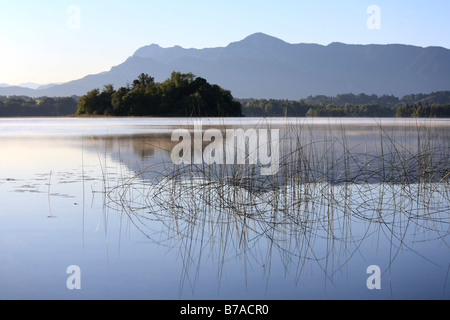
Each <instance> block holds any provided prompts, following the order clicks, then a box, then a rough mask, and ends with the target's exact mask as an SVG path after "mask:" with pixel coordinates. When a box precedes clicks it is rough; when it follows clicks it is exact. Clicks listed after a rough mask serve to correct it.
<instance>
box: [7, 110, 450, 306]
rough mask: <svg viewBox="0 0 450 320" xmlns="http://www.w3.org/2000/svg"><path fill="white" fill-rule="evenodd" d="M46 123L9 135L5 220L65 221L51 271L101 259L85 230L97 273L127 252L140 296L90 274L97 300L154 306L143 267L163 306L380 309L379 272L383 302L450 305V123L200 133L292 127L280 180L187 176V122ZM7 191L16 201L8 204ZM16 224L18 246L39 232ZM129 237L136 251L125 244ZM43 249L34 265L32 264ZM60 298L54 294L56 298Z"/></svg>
mask: <svg viewBox="0 0 450 320" xmlns="http://www.w3.org/2000/svg"><path fill="white" fill-rule="evenodd" d="M34 121H37V120H30V122H26V121H25V123H23V122H22V121H20V123H19V124H17V125H14V126H13V125H11V126H6V128H8V129H7V130H6V131H2V132H1V133H0V140H1V142H2V146H3V149H2V150H3V151H5V150H6V151H7V152H9V153H10V154H11V156H5V154H4V153H3V154H2V156H3V157H0V163H2V165H5V166H4V167H3V170H2V171H1V173H2V176H1V177H0V192H2V198H3V196H4V199H2V201H3V205H4V208H6V209H4V210H11V211H12V212H16V211H17V213H20V214H22V213H23V212H32V210H34V209H35V208H40V210H41V211H43V212H45V214H43V216H44V217H48V216H50V217H56V218H55V219H46V222H47V223H52V224H55V225H56V224H57V225H58V227H59V228H61V231H59V233H58V234H57V235H56V237H57V238H55V234H53V233H51V234H48V232H47V228H48V224H43V223H42V222H40V223H41V224H43V225H44V227H42V230H41V233H38V232H37V231H36V230H35V229H33V230H34V232H35V233H37V234H38V235H39V237H38V239H40V241H41V242H42V248H39V252H40V251H42V252H44V255H46V257H48V259H50V258H49V257H50V254H49V253H48V251H47V250H49V249H48V248H52V247H53V246H54V243H55V242H60V241H61V239H71V240H70V242H71V244H70V245H67V247H66V246H62V245H61V248H62V249H63V250H64V253H60V256H58V255H57V254H53V255H51V256H52V258H51V259H53V260H51V261H52V263H51V264H46V265H43V266H42V267H41V268H37V269H39V270H47V269H51V266H52V265H54V264H55V262H54V261H55V260H56V262H57V263H60V264H64V267H67V265H68V264H67V265H66V261H70V262H68V263H69V264H73V263H77V261H76V259H75V262H74V258H73V256H70V257H69V258H66V257H65V255H68V254H69V253H70V252H71V251H72V252H73V251H74V248H76V247H77V245H78V244H79V243H80V242H81V243H82V247H83V250H89V249H90V247H89V245H88V244H87V243H85V241H86V240H87V239H90V237H91V236H89V237H88V232H87V230H89V231H90V230H93V229H94V230H95V232H98V233H102V232H103V235H104V237H103V238H104V239H103V240H104V241H103V242H101V245H102V246H104V247H106V250H105V249H104V248H102V249H101V250H103V251H106V255H107V260H108V264H107V266H106V267H104V266H103V264H102V263H103V261H99V260H96V259H95V258H93V257H92V256H89V259H90V260H91V261H89V262H85V263H86V265H88V266H89V270H92V269H96V270H97V269H98V270H100V272H99V274H101V272H103V271H104V269H108V268H111V267H112V266H114V262H115V263H117V264H120V263H118V262H117V261H115V259H113V258H112V257H111V255H110V252H109V248H110V247H112V246H113V244H116V245H117V247H119V249H118V251H120V252H121V253H122V254H124V255H125V256H126V259H125V260H126V261H125V262H124V263H123V264H124V271H123V273H122V274H120V276H121V278H123V279H125V280H124V282H128V283H130V284H133V285H134V287H133V288H131V289H130V287H131V285H129V284H128V283H122V284H121V285H114V286H112V285H111V279H107V278H104V277H102V276H99V277H98V279H95V280H94V279H92V278H90V279H89V281H90V282H88V281H86V282H84V283H96V284H97V285H98V287H104V288H105V289H104V290H103V291H101V290H99V289H98V287H97V290H99V292H96V294H95V295H94V298H98V297H101V298H104V297H105V296H108V295H109V294H111V293H112V292H113V291H114V290H115V291H114V292H116V294H117V296H119V297H122V296H124V295H126V297H129V296H128V295H131V293H130V292H136V295H139V296H138V298H145V297H148V296H144V295H141V294H142V293H143V292H145V293H147V294H148V292H149V291H148V289H147V288H144V289H142V288H140V286H142V284H140V283H141V282H142V280H141V277H142V276H143V275H144V274H147V272H149V273H150V271H149V270H147V269H146V268H148V269H150V270H152V271H153V272H155V273H156V274H157V275H159V277H162V278H164V279H163V281H162V284H160V285H159V286H158V287H156V288H154V292H152V294H153V295H152V297H154V296H155V295H157V294H158V293H161V292H166V296H165V297H169V298H172V299H173V298H184V297H189V298H207V299H209V298H214V297H218V298H222V297H226V298H233V297H236V296H237V297H239V298H244V299H245V298H250V299H252V298H254V297H258V298H260V297H263V298H269V299H271V298H282V299H297V298H307V299H308V298H311V297H331V298H333V297H336V298H366V297H367V298H371V297H374V296H373V295H372V296H371V295H369V291H368V289H367V288H366V279H367V277H368V275H367V274H366V268H367V267H368V266H369V265H371V264H378V265H380V267H381V269H382V272H383V273H382V277H383V290H382V293H380V294H379V295H375V297H376V298H380V297H383V298H386V297H387V298H392V297H394V298H404V297H406V298H408V297H412V298H417V297H425V298H448V297H449V291H448V290H449V286H450V284H448V283H447V282H448V277H447V276H448V267H449V265H450V261H449V260H448V257H449V256H448V248H449V246H448V235H449V230H450V229H449V222H450V221H449V216H448V212H449V210H450V201H449V196H450V193H449V191H450V181H449V178H450V177H449V173H450V147H449V143H450V142H449V141H450V139H449V138H450V137H449V135H450V130H448V125H449V124H448V122H445V121H444V122H434V121H433V122H426V121H425V122H420V121H419V122H404V123H403V122H402V123H398V122H397V121H387V122H386V123H385V122H383V123H380V122H379V121H374V120H371V121H368V120H365V121H360V120H358V121H355V120H352V121H347V120H345V121H342V122H339V121H338V122H335V123H334V122H330V121H325V120H318V121H317V122H314V121H311V122H310V120H308V121H306V120H294V119H290V120H288V121H286V119H285V120H276V121H270V122H264V121H261V120H260V119H258V120H256V119H255V120H254V119H250V120H248V121H244V120H242V119H234V120H227V121H225V120H223V121H219V122H216V123H204V125H203V130H208V129H209V128H217V129H219V130H221V131H222V132H225V130H226V129H227V128H244V129H247V128H277V129H280V170H279V171H278V173H277V174H276V175H268V176H264V175H261V174H260V169H261V167H260V166H261V165H260V164H256V165H250V164H248V163H246V164H243V165H241V164H233V165H226V166H224V165H206V164H204V163H202V164H197V165H180V166H179V165H175V164H174V163H173V162H172V160H171V150H172V149H173V147H174V146H175V145H176V144H177V142H174V141H172V140H171V132H173V130H174V129H176V128H187V129H189V130H193V129H194V125H193V123H192V122H191V121H187V120H184V121H185V122H183V121H182V120H177V122H176V123H173V122H171V123H166V122H164V121H162V122H160V123H159V124H158V122H157V120H151V121H149V122H146V121H144V120H143V119H136V120H133V119H124V120H123V122H122V121H119V120H114V121H112V120H95V121H92V123H91V120H89V121H88V122H89V124H86V123H85V122H79V120H70V121H68V122H64V123H60V124H57V123H55V122H54V121H53V120H52V121H50V130H49V132H45V130H44V131H42V127H45V125H46V122H45V120H43V122H39V121H38V122H39V123H38V126H37V127H39V128H41V129H39V130H37V129H36V128H35V127H34V125H32V122H34ZM110 121H112V122H113V124H112V125H111V126H108V125H107V124H108V123H110ZM155 121H156V122H155ZM47 124H48V123H47ZM89 126H93V127H94V130H90V129H89ZM11 128H14V129H11ZM64 128H67V131H65V130H64ZM15 130H17V131H15ZM24 132H28V133H27V134H24ZM36 132H39V136H38V137H37V138H36V136H34V134H35V133H36ZM192 132H193V131H192ZM207 145H208V142H204V143H203V148H205V147H206V146H207ZM12 155H14V157H13V156H12ZM24 155H25V156H24ZM27 159H28V160H27ZM26 160H27V161H26ZM6 165H7V166H8V168H6ZM8 186H10V187H12V189H13V191H14V196H11V193H5V192H4V190H8ZM18 191H20V192H18ZM8 192H9V191H8ZM5 195H6V196H5ZM19 196H27V198H26V199H31V200H33V201H34V202H32V201H28V202H26V201H23V200H22V198H20V197H19ZM24 199H25V198H24ZM67 212H71V213H72V215H68V214H67ZM3 214H5V212H3ZM18 216H19V214H17V216H14V219H17V217H18ZM80 216H82V219H81V221H80V219H79V218H80ZM2 217H3V216H2V214H0V218H2ZM26 217H27V219H28V218H29V219H30V220H31V221H36V220H38V219H36V217H32V216H31V215H27V216H26ZM14 219H12V220H14ZM77 219H78V220H77ZM10 221H11V220H8V221H6V220H3V223H2V226H3V227H2V230H3V231H5V230H6V232H7V233H6V234H7V235H8V236H10V237H13V236H12V235H10V233H9V232H10V231H9V230H10V229H11V230H13V229H14V230H18V231H17V234H18V236H17V237H18V238H20V239H22V238H26V237H29V236H30V235H29V232H28V231H29V230H27V228H24V227H23V225H22V224H20V223H17V224H15V225H14V227H12V225H13V224H12V223H11V222H10ZM39 221H40V220H39ZM73 221H76V223H73ZM102 223H103V227H104V228H103V229H102V228H101V226H102ZM80 226H81V229H82V232H79V229H80ZM60 233H64V234H60ZM68 234H70V235H71V237H68ZM124 235H126V236H127V237H131V235H133V237H134V236H136V239H138V240H136V242H130V243H127V241H126V240H125V238H127V237H124ZM142 238H144V239H145V240H146V242H145V244H144V245H143V244H142V243H141V241H142ZM1 239H2V238H1V237H0V241H1ZM42 239H43V240H42ZM55 239H56V240H55ZM80 239H81V241H80ZM41 242H40V243H41ZM15 243H16V242H14V241H8V242H6V241H3V242H2V246H3V247H5V248H9V247H11V248H15ZM149 248H151V249H149ZM34 250H36V249H35V248H34ZM101 250H100V251H99V252H101ZM9 251H11V252H12V251H13V250H12V249H11V250H9V249H8V252H9ZM31 252H32V250H31V249H30V250H29V251H24V254H25V255H27V256H28V255H29V256H32V255H35V253H32V254H31ZM33 252H34V251H33ZM50 252H52V253H53V251H50ZM9 254H10V255H11V256H13V254H12V253H9ZM172 255H173V256H174V259H173V260H172ZM5 256H6V254H4V255H3V256H2V255H0V262H2V263H0V269H1V270H6V269H5V268H4V267H3V265H5V264H4V263H3V261H4V260H7V259H6V258H4V257H5ZM97 256H98V252H96V255H95V257H97ZM167 256H169V257H170V259H169V258H166V257H167ZM63 257H64V260H63V261H64V262H63V263H62V262H58V260H57V259H63ZM89 259H87V258H85V260H89ZM140 259H142V260H140ZM11 260H12V259H11ZM24 260H26V261H28V260H29V258H24ZM100 260H101V259H100ZM136 261H139V262H140V263H142V267H139V266H138V263H136ZM175 262H176V263H175ZM31 265H33V264H31ZM49 266H50V267H49ZM82 267H83V270H86V269H87V267H84V266H83V265H82ZM159 269H161V270H159ZM131 270H133V271H131ZM155 270H157V271H155ZM7 271H8V274H9V273H12V272H13V271H10V270H7ZM157 272H159V273H157ZM4 274H6V273H4ZM239 275H243V277H242V278H241V277H240V276H239ZM21 276H23V274H21V275H19V276H18V278H20V277H21ZM155 277H157V276H156V275H155ZM2 278H5V277H4V276H2V277H0V281H3V282H2V283H4V282H5V281H4V279H2ZM39 278H41V277H39ZM173 279H179V282H177V281H175V282H174V281H173ZM63 280H64V281H63V282H62V283H63V284H64V283H65V279H63ZM290 284H294V286H295V289H294V288H292V287H290ZM58 286H59V285H57V286H54V287H52V286H48V288H52V290H55V291H57V290H59V289H55V288H59V287H58ZM12 287H13V286H12ZM112 288H114V290H113V289H112ZM138 288H140V289H138ZM255 288H256V289H255ZM10 290H13V289H10ZM39 290H42V289H41V288H39ZM146 290H147V291H146ZM256 290H258V292H255V291H256ZM125 291H126V293H125ZM5 292H6V291H5ZM39 292H40V291H39ZM167 292H169V293H167ZM211 292H216V294H217V295H216V296H212V295H211ZM317 292H319V293H317ZM0 296H2V293H1V292H0ZM36 296H38V295H36Z"/></svg>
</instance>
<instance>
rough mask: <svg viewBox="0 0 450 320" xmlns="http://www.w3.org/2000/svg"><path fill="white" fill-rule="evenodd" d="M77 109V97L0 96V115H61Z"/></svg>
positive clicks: (71, 112) (69, 113) (72, 112)
mask: <svg viewBox="0 0 450 320" xmlns="http://www.w3.org/2000/svg"><path fill="white" fill-rule="evenodd" d="M76 110H77V97H64V98H48V97H41V98H37V99H34V98H30V97H23V96H19V97H17V96H11V97H0V117H59V116H67V115H71V114H74V113H75V112H76Z"/></svg>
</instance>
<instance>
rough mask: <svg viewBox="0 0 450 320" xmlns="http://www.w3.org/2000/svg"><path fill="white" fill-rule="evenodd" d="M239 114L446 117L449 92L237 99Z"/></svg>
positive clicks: (447, 115)
mask: <svg viewBox="0 0 450 320" xmlns="http://www.w3.org/2000/svg"><path fill="white" fill-rule="evenodd" d="M239 101H240V102H241V104H242V110H243V111H242V112H243V114H244V115H245V116H251V117H399V118H406V117H407V118H410V117H415V118H419V117H421V118H422V117H425V118H429V117H436V118H448V117H450V91H441V92H434V93H430V94H416V95H407V96H404V97H402V98H397V97H395V96H388V95H383V96H377V95H366V94H358V95H355V94H341V95H337V96H335V97H327V96H323V95H319V96H310V97H308V98H306V99H301V100H298V101H294V100H274V99H270V100H267V99H241V100H239Z"/></svg>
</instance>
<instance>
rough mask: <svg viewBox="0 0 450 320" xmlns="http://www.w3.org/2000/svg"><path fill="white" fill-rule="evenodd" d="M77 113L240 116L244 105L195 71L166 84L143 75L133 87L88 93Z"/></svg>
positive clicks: (105, 89) (172, 77)
mask: <svg viewBox="0 0 450 320" xmlns="http://www.w3.org/2000/svg"><path fill="white" fill-rule="evenodd" d="M77 115H109V116H169V117H170V116H180V117H186V116H188V117H230V116H236V117H239V116H241V104H240V103H239V102H237V101H235V100H234V99H233V97H232V95H231V92H230V91H227V90H224V89H222V88H221V87H219V86H217V85H211V84H209V83H208V82H207V81H206V80H205V79H203V78H200V77H195V76H194V75H193V74H192V73H187V74H184V73H180V72H172V74H171V76H170V78H169V79H167V80H166V81H164V82H162V83H157V82H155V81H154V78H152V77H150V76H149V75H147V74H141V75H139V77H138V78H137V79H136V80H134V81H133V85H132V86H131V87H121V88H119V89H118V90H117V91H116V90H114V89H113V88H112V86H106V87H105V88H104V89H103V91H102V92H100V90H98V89H95V90H92V91H90V92H88V93H87V94H86V95H84V96H82V97H81V98H80V100H79V102H78V110H77Z"/></svg>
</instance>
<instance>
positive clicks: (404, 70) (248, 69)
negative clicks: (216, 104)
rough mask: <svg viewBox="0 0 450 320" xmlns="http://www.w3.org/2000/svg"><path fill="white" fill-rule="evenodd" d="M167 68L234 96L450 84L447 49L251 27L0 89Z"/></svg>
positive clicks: (425, 89)
mask: <svg viewBox="0 0 450 320" xmlns="http://www.w3.org/2000/svg"><path fill="white" fill-rule="evenodd" d="M172 71H180V72H183V73H188V72H192V73H193V74H195V75H196V76H198V77H202V78H205V79H207V81H208V82H210V83H215V84H218V85H220V86H221V87H223V88H225V89H228V90H230V91H231V93H232V94H233V96H234V97H236V98H259V99H261V98H266V99H270V98H273V99H294V100H296V99H301V98H306V97H308V96H312V95H326V96H335V95H337V94H342V93H355V94H358V93H366V94H376V95H384V94H387V95H395V96H397V97H402V96H404V95H407V94H414V93H431V92H435V91H445V90H450V50H449V49H446V48H442V47H426V48H423V47H417V46H411V45H402V44H387V45H375V44H373V45H352V44H344V43H337V42H335V43H331V44H329V45H326V46H324V45H319V44H306V43H299V44H291V43H287V42H285V41H283V40H281V39H278V38H275V37H272V36H269V35H266V34H263V33H256V34H253V35H250V36H248V37H247V38H245V39H243V40H241V41H238V42H233V43H230V44H229V45H228V46H226V47H217V48H205V49H185V48H182V47H180V46H174V47H171V48H162V47H160V46H159V45H157V44H152V45H149V46H145V47H142V48H140V49H138V50H137V51H136V52H135V53H134V54H133V55H132V56H130V57H129V58H128V59H127V60H126V61H124V62H123V63H121V64H119V65H117V66H114V67H112V68H111V69H110V70H109V71H105V72H102V73H99V74H93V75H88V76H86V77H84V78H82V79H78V80H74V81H70V82H66V83H63V84H55V85H46V86H43V87H39V88H37V89H32V88H23V87H20V86H3V87H2V86H0V95H26V96H30V97H39V96H49V97H56V96H71V95H83V94H85V93H86V92H88V91H90V90H92V89H95V88H99V89H102V88H103V86H104V85H107V84H113V85H114V87H115V88H118V87H121V86H126V85H127V84H130V83H132V82H133V80H134V79H136V78H137V77H138V75H139V74H141V73H147V74H149V75H150V76H152V77H154V78H155V80H156V81H159V82H160V81H164V80H165V79H167V78H169V77H170V74H171V72H172Z"/></svg>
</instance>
